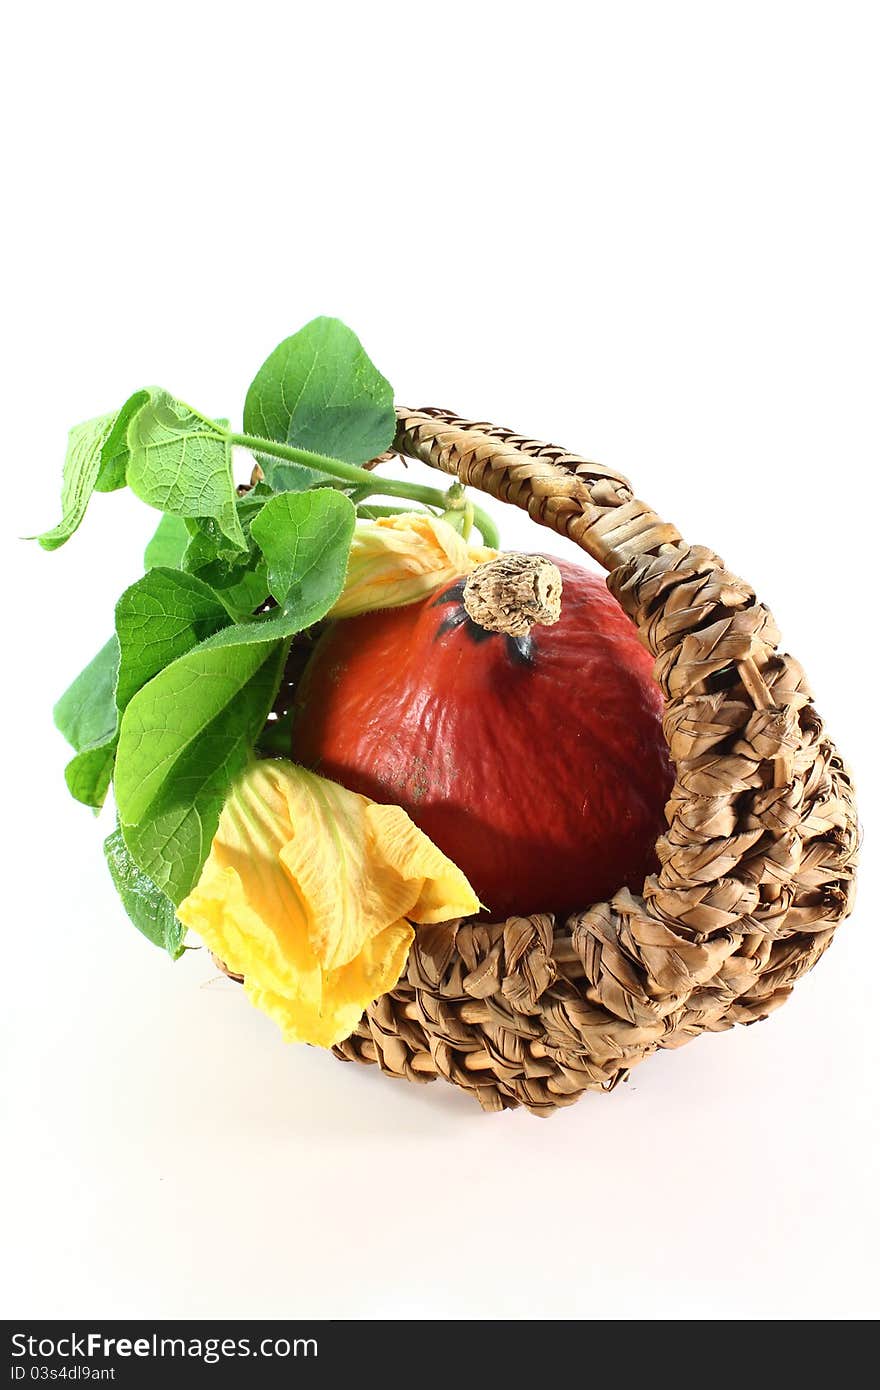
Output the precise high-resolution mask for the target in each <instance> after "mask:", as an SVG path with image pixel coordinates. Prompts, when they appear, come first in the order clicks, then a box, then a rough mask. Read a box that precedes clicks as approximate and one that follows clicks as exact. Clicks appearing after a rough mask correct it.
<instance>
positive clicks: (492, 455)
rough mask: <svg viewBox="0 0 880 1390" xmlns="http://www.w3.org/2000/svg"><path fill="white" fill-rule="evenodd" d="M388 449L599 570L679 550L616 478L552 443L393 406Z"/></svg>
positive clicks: (669, 532)
mask: <svg viewBox="0 0 880 1390" xmlns="http://www.w3.org/2000/svg"><path fill="white" fill-rule="evenodd" d="M397 419H398V426H397V436H396V438H395V441H394V446H393V447H394V449H395V450H396V452H398V453H400V454H405V455H406V456H407V457H409V458H414V459H418V460H420V461H421V462H422V463H427V464H430V465H431V467H433V468H439V469H441V470H442V471H443V472H444V473H451V474H452V476H453V477H456V478H458V479H460V481H461V482H463V483H465V484H466V485H468V486H471V487H476V488H480V489H481V490H482V491H483V492H487V493H489V494H490V495H491V496H492V497H497V498H499V499H500V500H501V501H502V502H512V503H513V504H514V505H515V506H518V507H522V508H523V509H524V510H525V511H527V512H528V513H529V515H530V516H531V517H532V519H533V520H534V521H537V522H540V523H541V524H542V525H544V526H549V527H550V528H551V529H552V530H554V531H558V533H559V534H560V535H561V536H567V537H568V538H569V539H570V540H573V541H575V542H576V544H577V545H579V546H580V547H581V548H582V549H583V550H585V551H587V553H588V554H590V555H592V557H593V559H594V560H597V561H598V562H599V564H600V565H602V566H603V567H604V568H605V569H606V570H613V569H616V568H617V567H618V566H620V565H622V564H624V563H625V562H626V561H627V560H632V559H634V558H636V557H638V556H643V555H658V554H661V553H662V552H664V551H668V550H670V549H671V548H673V547H675V546H676V545H680V544H681V543H682V542H681V536H680V535H679V533H678V531H677V530H676V529H675V527H674V526H671V525H670V524H669V523H668V522H665V521H662V520H661V519H660V517H659V516H658V515H657V513H656V512H655V511H653V510H652V509H651V508H650V507H649V506H648V505H647V503H645V502H641V501H640V500H639V499H638V498H637V497H634V496H633V491H632V488H631V486H630V484H629V482H628V481H627V479H626V478H624V477H623V476H622V474H620V473H614V472H612V471H611V470H610V469H608V468H604V467H602V466H601V465H600V464H596V463H589V462H588V461H587V460H586V459H583V458H579V457H578V456H577V455H576V454H570V453H567V452H566V451H565V450H564V449H561V448H560V447H559V446H558V445H555V444H541V443H539V442H538V441H537V440H534V439H527V438H525V437H524V436H522V435H518V434H514V432H513V431H512V430H507V429H502V428H501V427H499V426H497V425H490V424H487V423H485V422H474V421H470V420H463V419H461V417H460V416H458V415H453V414H452V413H451V412H450V411H446V410H436V409H433V408H429V409H423V410H406V409H398V412H397Z"/></svg>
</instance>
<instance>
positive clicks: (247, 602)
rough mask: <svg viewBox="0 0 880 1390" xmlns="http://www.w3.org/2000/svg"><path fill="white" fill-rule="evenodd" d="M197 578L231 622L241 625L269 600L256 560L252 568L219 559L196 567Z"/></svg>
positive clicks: (266, 581) (266, 583) (266, 578)
mask: <svg viewBox="0 0 880 1390" xmlns="http://www.w3.org/2000/svg"><path fill="white" fill-rule="evenodd" d="M196 573H197V576H198V578H199V579H201V580H202V582H203V583H205V584H207V585H208V587H209V588H211V589H213V590H214V592H215V594H216V595H217V597H218V598H219V599H221V600H222V602H223V604H224V606H225V607H226V609H227V610H228V612H229V616H230V617H231V618H233V619H234V620H235V622H245V621H246V620H247V619H248V618H250V617H252V615H253V614H254V612H255V611H256V610H257V609H258V608H260V607H261V606H262V604H264V603H265V601H266V599H267V598H268V597H269V576H268V574H267V571H266V566H265V564H264V563H263V562H262V561H260V562H259V563H257V564H255V566H254V568H253V569H250V568H248V566H247V565H235V566H230V565H228V564H226V563H225V562H224V561H223V560H215V561H213V562H212V563H211V564H206V565H202V566H200V567H199V568H198V569H197V571H196Z"/></svg>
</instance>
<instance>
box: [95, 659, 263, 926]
mask: <svg viewBox="0 0 880 1390" xmlns="http://www.w3.org/2000/svg"><path fill="white" fill-rule="evenodd" d="M210 640H216V639H210ZM286 655H287V652H286V644H285V643H284V642H257V643H254V644H252V645H251V644H240V645H239V646H237V647H236V646H226V647H222V648H219V647H213V648H212V647H211V646H210V645H209V644H208V643H203V644H202V646H201V647H197V648H196V649H195V650H194V651H192V652H189V653H188V654H187V655H186V656H183V657H180V658H179V659H178V660H177V661H175V662H173V663H172V665H170V666H167V667H166V668H165V670H164V671H162V672H161V673H160V674H159V675H158V676H156V677H155V679H154V680H152V681H150V683H149V685H147V686H145V687H144V689H143V690H141V691H140V692H139V693H138V694H137V695H135V697H134V699H133V700H132V701H131V703H130V704H129V706H128V708H127V709H126V711H125V714H124V715H123V717H122V725H121V730H120V738H119V753H118V756H117V760H116V779H115V790H116V804H117V807H118V809H119V818H120V822H121V825H122V833H123V836H124V838H125V843H126V845H127V846H128V849H129V851H130V852H131V855H132V857H133V859H134V860H135V863H136V864H137V865H138V867H139V868H140V869H142V870H143V872H144V873H146V874H148V875H149V877H150V878H151V879H152V880H153V882H154V883H155V884H156V886H157V887H158V888H160V889H162V891H163V892H165V893H167V894H168V896H169V897H170V898H171V899H172V901H173V902H175V903H179V902H180V901H181V900H182V899H183V898H184V897H185V896H186V894H187V893H188V892H189V891H190V889H191V888H192V886H193V884H194V883H195V882H196V880H197V879H198V876H199V873H200V871H201V868H202V865H203V863H204V861H205V859H206V857H207V854H208V850H209V849H210V847H211V841H212V839H213V837H214V832H215V831H216V829H217V823H218V821H219V819H220V811H221V809H222V807H223V801H224V799H225V796H226V791H227V788H228V786H229V783H230V781H231V780H232V778H233V777H234V776H235V775H236V773H238V772H239V771H240V770H241V768H242V767H244V765H245V763H246V762H247V760H248V758H249V757H251V756H252V749H253V745H254V743H255V741H256V739H257V736H258V735H259V733H260V730H261V729H262V727H263V725H264V723H265V722H266V717H267V715H268V712H269V710H270V708H271V706H272V701H273V700H274V698H275V693H276V691H277V689H278V685H279V682H280V680H281V672H282V670H283V665H284V661H285V658H286Z"/></svg>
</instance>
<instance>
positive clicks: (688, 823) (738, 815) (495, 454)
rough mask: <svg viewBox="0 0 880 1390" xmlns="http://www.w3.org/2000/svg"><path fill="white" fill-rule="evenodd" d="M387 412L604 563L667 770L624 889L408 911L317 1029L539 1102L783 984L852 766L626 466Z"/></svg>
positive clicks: (566, 1095) (426, 452)
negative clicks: (391, 945)
mask: <svg viewBox="0 0 880 1390" xmlns="http://www.w3.org/2000/svg"><path fill="white" fill-rule="evenodd" d="M398 415H399V428H398V433H397V439H396V441H395V446H394V447H395V449H396V451H397V452H399V453H401V454H404V455H408V456H410V457H411V458H415V459H421V460H422V461H423V462H425V463H429V464H432V465H433V466H434V467H436V468H440V469H442V470H443V471H444V472H446V473H451V474H453V475H454V476H456V477H458V478H460V479H461V481H462V482H464V483H467V484H470V485H472V486H474V487H478V488H482V489H483V490H484V491H485V492H488V493H491V495H492V496H493V497H498V498H501V499H503V500H504V501H507V502H513V503H515V504H516V505H517V506H519V507H522V508H524V509H525V510H526V511H527V512H528V513H529V515H530V516H531V517H532V518H533V520H535V521H537V522H540V523H541V524H542V525H544V526H549V527H551V528H552V529H553V530H555V531H558V532H559V533H560V534H561V535H563V536H568V537H570V538H571V539H572V540H574V541H576V542H577V543H578V545H580V546H581V547H582V548H583V549H584V550H586V551H587V552H588V553H589V554H590V555H592V556H593V557H594V558H595V559H596V560H598V561H599V563H600V564H601V565H603V566H604V567H605V568H606V569H607V570H608V571H609V574H608V587H609V589H610V591H611V593H612V594H613V595H614V596H615V598H616V599H617V600H618V602H619V603H620V604H621V606H622V607H623V609H624V610H625V612H626V613H628V614H629V616H630V617H631V618H632V620H633V622H634V623H635V624H636V625H637V627H638V630H639V633H640V635H641V638H642V641H643V642H644V643H645V645H646V646H647V647H648V649H649V650H650V651H651V653H652V654H653V656H654V657H655V668H654V669H655V675H656V678H657V680H658V682H659V684H660V687H661V689H662V691H663V695H664V699H665V712H664V721H663V727H664V733H665V736H666V740H667V742H668V744H669V749H670V753H671V756H672V759H673V762H674V764H675V769H676V780H675V785H674V788H673V791H672V794H671V797H670V800H669V802H668V804H667V808H666V818H667V824H668V829H667V831H666V833H665V835H663V836H662V837H661V839H660V840H659V842H658V844H657V855H658V859H659V862H660V871H659V873H657V874H656V875H652V876H651V877H649V878H648V879H647V880H646V882H645V884H644V888H643V891H642V895H641V896H640V897H639V896H636V895H634V894H633V893H631V892H629V891H628V890H623V891H621V892H619V893H617V894H616V895H615V897H614V898H612V900H611V901H610V902H605V903H598V904H596V905H594V906H591V907H589V906H588V907H585V910H584V911H583V912H581V913H578V914H576V915H574V916H572V917H570V918H569V919H568V920H567V921H566V922H554V920H553V918H552V917H551V916H534V917H515V918H510V919H509V920H508V921H506V922H501V923H497V924H491V925H486V924H484V923H482V922H480V923H466V922H465V923H459V924H456V923H453V924H450V925H447V926H445V927H433V928H424V927H422V928H420V929H419V930H418V932H417V935H416V941H415V944H414V946H413V948H412V951H411V953H410V959H409V966H408V970H407V973H406V975H405V977H404V978H403V979H402V980H401V981H400V984H399V985H398V987H397V988H396V989H395V990H394V991H393V992H392V993H390V994H388V995H385V996H384V997H383V998H381V999H379V1000H377V1001H376V1003H375V1004H373V1005H372V1006H371V1008H369V1009H368V1010H367V1012H366V1013H365V1014H364V1016H363V1019H362V1020H361V1023H360V1025H359V1027H358V1029H357V1030H356V1032H355V1033H354V1034H353V1035H352V1036H351V1037H350V1038H349V1039H347V1040H346V1042H344V1043H343V1044H342V1045H341V1046H340V1047H338V1048H337V1049H336V1052H337V1055H338V1056H340V1057H343V1058H345V1059H347V1060H357V1061H360V1062H370V1063H378V1065H379V1066H380V1067H381V1068H382V1070H383V1071H385V1072H387V1073H389V1074H390V1075H392V1076H399V1077H406V1078H407V1079H408V1080H410V1081H431V1080H433V1079H435V1078H436V1077H438V1076H439V1077H443V1078H445V1079H446V1080H447V1081H450V1082H453V1083H454V1084H455V1085H457V1086H462V1087H464V1088H465V1089H466V1090H468V1091H470V1092H471V1093H472V1094H473V1095H474V1096H475V1098H476V1099H477V1100H478V1101H479V1102H480V1104H481V1105H482V1106H483V1108H484V1109H486V1110H502V1109H508V1108H511V1107H514V1106H518V1105H524V1106H526V1107H527V1108H528V1109H529V1110H531V1111H532V1112H533V1113H535V1114H538V1115H546V1114H549V1113H551V1112H552V1111H554V1110H555V1109H556V1108H557V1107H559V1106H562V1105H570V1104H571V1103H572V1102H573V1101H575V1100H577V1099H578V1097H579V1096H581V1095H582V1094H583V1092H584V1091H587V1090H598V1089H602V1090H612V1089H613V1088H614V1087H615V1086H616V1085H617V1083H618V1082H619V1081H621V1080H623V1079H624V1078H625V1077H626V1076H627V1074H628V1073H629V1071H630V1070H631V1068H632V1067H633V1066H635V1064H636V1063H637V1062H641V1061H642V1060H643V1059H644V1058H645V1057H647V1056H649V1055H650V1054H651V1053H652V1052H654V1051H655V1050H656V1049H657V1048H660V1047H664V1048H667V1047H680V1046H681V1045H682V1044H683V1043H686V1042H688V1041H690V1039H691V1038H694V1037H696V1036H697V1034H699V1033H703V1032H707V1031H709V1032H719V1031H721V1030H722V1029H726V1028H730V1027H732V1025H733V1024H735V1023H753V1022H755V1021H757V1020H758V1019H762V1018H765V1017H766V1016H767V1015H768V1014H769V1013H770V1012H771V1010H773V1009H775V1008H777V1007H778V1006H779V1005H780V1004H782V1003H784V1001H785V1000H786V999H787V998H788V995H789V994H790V993H791V990H792V987H793V985H794V982H795V981H796V980H797V979H798V978H799V977H800V976H801V975H803V974H805V973H806V972H807V971H808V970H810V969H811V968H812V967H813V966H814V965H815V963H816V961H817V960H818V959H819V957H820V956H821V955H822V953H823V952H824V951H825V949H826V947H827V946H828V944H829V942H830V941H831V937H832V934H833V932H834V928H835V926H836V925H837V923H838V922H840V921H841V920H842V919H843V918H844V917H846V916H847V914H848V913H849V912H850V910H851V907H852V895H853V872H854V867H855V859H856V849H857V821H856V813H855V806H854V802H853V792H852V785H851V782H850V778H849V775H848V773H847V770H846V768H845V767H844V765H843V763H842V762H841V759H840V757H839V756H838V754H837V752H836V750H835V748H834V745H833V744H832V743H831V742H830V740H829V739H828V738H827V736H826V734H825V732H824V729H823V726H822V721H821V720H820V718H819V716H818V715H817V714H816V712H815V710H814V709H813V706H812V704H811V700H810V693H809V689H808V687H807V684H806V681H805V679H804V674H803V671H802V670H801V667H800V666H799V665H798V663H797V662H796V661H795V660H794V659H793V658H792V657H790V656H788V655H786V654H784V653H782V652H780V651H779V650H778V645H777V644H778V641H779V634H778V632H777V630H776V625H775V623H774V621H773V618H772V616H771V614H770V613H769V611H768V610H767V609H766V608H765V607H764V606H763V604H761V603H759V602H758V601H757V600H756V598H755V595H754V593H753V591H752V589H751V588H750V587H749V585H748V584H746V583H744V582H743V580H741V579H739V578H737V576H736V575H733V574H730V573H729V572H728V570H726V569H725V567H724V563H723V561H721V560H720V559H719V558H718V556H717V555H714V554H713V553H712V551H711V550H706V549H704V548H703V547H702V546H691V545H688V544H686V542H685V541H683V540H682V538H681V536H680V535H679V534H678V532H677V531H676V529H675V527H674V526H670V525H668V524H667V523H666V522H663V521H661V520H660V518H659V517H658V516H657V515H656V514H655V513H654V512H653V511H652V510H651V508H650V507H648V506H647V505H646V504H645V503H644V502H640V501H638V500H637V499H636V498H635V497H634V496H633V494H632V490H631V488H630V485H629V483H628V482H627V480H626V479H625V478H623V477H621V476H620V475H619V474H616V473H611V472H609V471H608V470H607V469H605V468H601V467H599V466H598V465H596V464H592V463H587V462H586V461H585V460H584V459H580V458H577V457H576V456H574V455H572V454H568V453H566V452H565V451H564V450H563V449H560V448H557V447H555V446H552V445H547V444H540V443H537V442H535V441H533V440H530V439H525V438H522V437H521V436H519V435H515V434H513V433H512V432H511V431H509V430H504V429H499V428H497V427H495V426H493V425H489V424H481V423H476V424H475V423H471V422H467V421H464V420H461V419H459V418H458V417H457V416H455V415H451V414H449V413H447V412H445V411H440V410H421V411H407V410H401V411H399V412H398Z"/></svg>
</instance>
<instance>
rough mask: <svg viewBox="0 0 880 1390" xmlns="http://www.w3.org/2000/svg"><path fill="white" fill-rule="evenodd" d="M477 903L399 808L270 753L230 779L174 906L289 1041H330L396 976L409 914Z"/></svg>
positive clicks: (424, 915)
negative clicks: (205, 847)
mask: <svg viewBox="0 0 880 1390" xmlns="http://www.w3.org/2000/svg"><path fill="white" fill-rule="evenodd" d="M478 909H479V902H478V901H477V898H476V897H475V895H474V893H473V890H472V889H471V887H470V884H469V883H468V881H467V879H466V878H465V876H464V874H463V873H462V872H461V870H460V869H457V868H456V866H455V865H454V864H453V863H452V862H451V860H449V859H447V858H446V856H445V855H443V854H441V852H440V850H438V849H437V847H436V845H434V844H433V843H432V842H431V841H430V840H429V839H428V837H427V836H426V835H424V834H423V833H422V832H421V831H420V830H418V829H417V828H416V826H414V825H413V823H412V821H411V820H410V819H409V817H408V816H407V814H406V812H405V811H403V810H402V809H401V808H400V807H398V806H379V805H377V804H376V803H375V802H373V801H370V800H369V798H367V797H365V796H358V795H357V794H356V793H354V792H349V791H346V790H345V788H343V787H340V786H338V785H337V784H336V783H334V782H328V781H327V780H326V779H325V778H323V777H316V776H315V775H314V774H313V773H310V772H306V771H305V770H304V769H303V768H300V767H296V766H294V764H293V763H289V762H284V761H281V760H277V761H276V760H272V761H262V762H258V763H255V764H254V765H252V766H251V767H250V768H249V769H248V771H247V772H246V773H245V774H244V775H243V776H242V777H241V778H240V779H239V780H238V782H237V783H236V784H235V786H234V787H233V789H232V791H231V793H230V795H229V797H228V798H227V801H226V804H225V806H224V808H223V812H222V815H221V817H220V824H219V826H218V828H217V834H216V835H215V836H214V841H213V844H212V846H211V852H210V854H209V856H208V859H207V861H206V863H205V866H204V868H203V870H202V874H201V877H200V879H199V882H198V883H197V884H196V886H195V888H194V889H193V890H192V892H191V893H190V894H189V896H188V897H187V898H186V899H185V900H184V901H183V902H182V903H181V905H180V907H179V908H178V916H179V917H180V920H181V921H182V922H183V923H184V924H185V925H186V926H187V927H190V928H191V929H192V930H193V931H195V932H198V934H199V935H200V936H201V938H202V940H203V941H204V942H205V944H206V945H207V946H209V947H210V949H211V950H212V951H214V952H215V953H216V954H217V955H218V956H220V958H221V959H222V960H223V961H224V962H225V963H226V965H227V966H228V967H229V969H230V970H232V971H233V972H234V973H235V974H238V975H243V976H244V979H245V989H246V990H247V993H248V995H249V996H250V998H251V999H252V1000H253V1002H254V1003H255V1004H256V1005H257V1006H258V1007H259V1008H261V1009H263V1010H264V1011H265V1012H266V1013H267V1014H269V1015H270V1016H271V1017H272V1018H274V1019H275V1021H276V1022H277V1023H278V1024H279V1026H280V1027H281V1029H282V1031H283V1032H284V1035H285V1037H286V1038H289V1039H298V1040H301V1041H305V1042H313V1043H318V1044H319V1045H320V1046H323V1047H332V1046H333V1044H334V1043H337V1042H340V1041H341V1040H342V1039H343V1038H345V1037H348V1035H349V1033H351V1031H352V1030H353V1029H354V1028H355V1027H356V1025H357V1022H358V1020H359V1018H360V1016H361V1014H362V1013H363V1011H364V1008H365V1007H366V1006H367V1004H369V1003H371V1002H372V1000H374V999H376V998H378V996H379V995H380V994H384V993H385V992H386V991H387V990H389V989H392V988H393V987H394V985H395V984H396V983H397V981H398V980H399V978H400V976H401V974H402V973H403V970H404V967H405V965H406V957H407V953H408V951H409V947H410V944H411V942H412V939H413V931H412V927H411V926H410V924H409V920H407V919H410V920H412V921H416V922H441V921H448V920H450V919H451V918H454V917H464V916H468V915H470V914H471V913H474V912H476V911H478Z"/></svg>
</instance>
